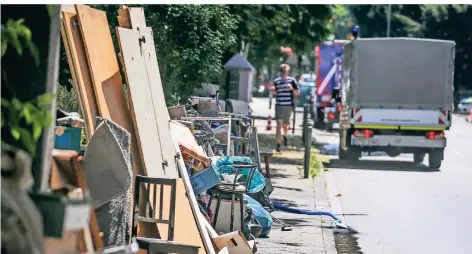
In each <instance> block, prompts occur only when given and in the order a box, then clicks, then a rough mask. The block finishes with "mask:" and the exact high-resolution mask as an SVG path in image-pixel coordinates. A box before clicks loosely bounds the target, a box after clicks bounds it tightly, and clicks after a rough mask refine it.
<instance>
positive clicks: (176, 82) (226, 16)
mask: <svg viewBox="0 0 472 254" xmlns="http://www.w3.org/2000/svg"><path fill="white" fill-rule="evenodd" d="M130 6H134V7H143V8H144V12H145V15H146V23H147V25H148V26H149V27H151V28H152V30H153V33H154V42H155V44H156V52H157V57H158V61H159V71H160V74H161V79H162V84H163V87H164V93H165V97H166V102H167V104H169V105H172V104H175V103H177V102H178V101H180V102H181V103H185V101H186V100H187V98H188V97H189V96H190V95H192V93H193V92H194V90H195V89H196V88H199V87H200V86H201V83H202V82H210V81H212V80H215V79H216V80H217V79H218V78H219V76H220V74H221V71H222V69H223V68H222V57H223V52H224V51H225V50H227V49H228V48H229V47H232V46H234V44H235V43H236V37H235V35H234V33H233V31H234V30H235V29H236V23H237V20H236V18H235V17H234V16H233V15H231V14H230V12H229V8H228V6H225V5H130ZM93 7H94V8H98V9H101V10H104V11H106V13H107V17H108V22H109V24H110V29H111V30H112V36H113V40H114V43H115V49H118V45H117V40H116V34H115V27H116V26H117V25H118V24H117V23H118V22H117V18H116V16H117V12H118V8H119V5H94V6H93Z"/></svg>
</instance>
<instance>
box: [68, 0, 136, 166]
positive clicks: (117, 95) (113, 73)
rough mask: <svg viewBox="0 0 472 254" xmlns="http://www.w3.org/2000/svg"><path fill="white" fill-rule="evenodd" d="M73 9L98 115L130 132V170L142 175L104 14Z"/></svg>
mask: <svg viewBox="0 0 472 254" xmlns="http://www.w3.org/2000/svg"><path fill="white" fill-rule="evenodd" d="M75 8H76V11H77V14H78V19H79V27H80V30H81V33H82V38H83V41H84V44H85V52H86V55H87V60H88V63H89V68H90V73H91V77H92V82H93V88H94V91H95V98H96V100H97V105H98V110H99V113H100V116H101V117H103V118H109V119H111V120H112V121H114V122H115V123H117V124H118V125H120V126H121V127H123V128H125V129H126V130H127V131H128V132H129V133H130V134H131V154H132V157H133V160H132V163H133V173H134V175H136V174H141V175H144V174H145V173H144V168H143V167H142V165H143V163H142V157H141V154H140V153H139V149H138V145H137V138H136V135H134V133H135V130H134V127H133V122H132V120H131V114H130V110H129V108H128V105H127V102H126V98H125V92H124V90H123V84H122V81H121V75H120V70H119V67H118V61H117V59H116V54H115V49H114V46H113V41H112V38H111V32H110V28H109V26H108V20H107V17H106V13H105V12H104V11H100V10H96V9H93V8H90V7H88V6H84V5H75Z"/></svg>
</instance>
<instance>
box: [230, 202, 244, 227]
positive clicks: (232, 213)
mask: <svg viewBox="0 0 472 254" xmlns="http://www.w3.org/2000/svg"><path fill="white" fill-rule="evenodd" d="M235 196H236V195H235V194H231V220H230V224H229V232H233V229H234V202H235V198H236V197H235ZM241 226H242V225H241Z"/></svg>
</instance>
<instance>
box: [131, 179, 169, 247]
mask: <svg viewBox="0 0 472 254" xmlns="http://www.w3.org/2000/svg"><path fill="white" fill-rule="evenodd" d="M165 186H169V187H170V193H164V190H165V189H167V188H164V187H165ZM142 187H144V188H143V189H141V188H142ZM176 187H177V179H166V178H154V177H148V176H141V175H137V176H136V178H135V183H134V200H133V201H134V205H133V229H132V236H133V237H136V236H137V235H138V222H140V221H141V222H145V223H160V224H167V225H168V229H169V230H168V234H167V238H168V239H167V240H169V241H173V240H174V223H175V203H176V202H175V196H176ZM141 190H145V191H146V195H143V197H145V198H146V201H145V211H144V213H142V212H140V211H139V195H140V191H141ZM166 192H167V191H166ZM157 196H159V198H157ZM165 198H168V199H169V206H168V208H169V209H168V217H167V219H165V218H164V216H163V215H164V209H165V208H166V207H165V205H164V199H165ZM151 200H152V203H151ZM157 200H159V203H158V202H157Z"/></svg>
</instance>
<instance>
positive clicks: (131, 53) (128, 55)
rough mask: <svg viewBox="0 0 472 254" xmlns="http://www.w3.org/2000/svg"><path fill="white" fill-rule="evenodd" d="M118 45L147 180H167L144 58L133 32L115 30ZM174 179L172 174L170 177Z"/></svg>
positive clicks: (130, 30) (120, 29)
mask: <svg viewBox="0 0 472 254" xmlns="http://www.w3.org/2000/svg"><path fill="white" fill-rule="evenodd" d="M116 33H117V36H118V44H119V46H120V50H121V57H122V59H123V63H124V67H125V70H126V78H127V83H128V88H129V94H130V98H131V100H130V104H131V106H132V108H133V110H132V111H133V112H134V119H133V122H134V127H135V130H137V132H136V134H137V137H138V140H139V144H140V146H139V148H140V152H141V154H142V156H143V160H144V167H145V169H146V174H147V176H151V177H156V178H166V177H169V176H168V175H166V172H164V169H163V168H164V166H163V165H162V156H160V155H161V154H162V149H161V143H160V137H159V132H158V126H157V119H156V116H155V114H154V106H153V101H152V94H151V91H150V87H149V82H148V77H147V71H146V67H145V62H144V58H143V56H142V53H141V48H140V45H139V33H138V31H136V30H132V29H126V28H121V27H117V28H116ZM170 177H175V174H172V175H170Z"/></svg>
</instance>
